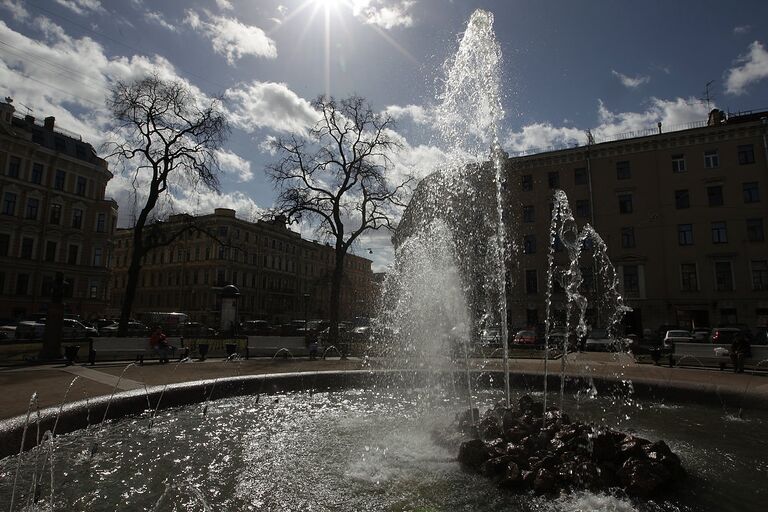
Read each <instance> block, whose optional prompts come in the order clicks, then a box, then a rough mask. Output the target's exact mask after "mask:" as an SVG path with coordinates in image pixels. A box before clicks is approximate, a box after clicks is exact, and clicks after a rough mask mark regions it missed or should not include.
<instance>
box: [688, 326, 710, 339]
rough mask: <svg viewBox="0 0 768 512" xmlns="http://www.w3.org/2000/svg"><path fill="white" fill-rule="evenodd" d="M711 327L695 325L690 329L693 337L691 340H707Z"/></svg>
mask: <svg viewBox="0 0 768 512" xmlns="http://www.w3.org/2000/svg"><path fill="white" fill-rule="evenodd" d="M711 332H712V329H710V328H709V327H696V328H695V329H693V331H691V337H692V338H693V340H692V341H699V342H707V341H709V335H710V334H711Z"/></svg>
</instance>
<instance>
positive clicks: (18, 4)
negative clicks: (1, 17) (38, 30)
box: [0, 0, 29, 21]
mask: <svg viewBox="0 0 768 512" xmlns="http://www.w3.org/2000/svg"><path fill="white" fill-rule="evenodd" d="M0 7H2V8H3V9H6V10H8V11H10V12H11V14H12V15H13V19H15V20H19V21H23V20H26V19H27V18H28V17H29V12H28V11H27V9H26V8H25V7H24V4H23V3H22V0H3V1H2V3H0Z"/></svg>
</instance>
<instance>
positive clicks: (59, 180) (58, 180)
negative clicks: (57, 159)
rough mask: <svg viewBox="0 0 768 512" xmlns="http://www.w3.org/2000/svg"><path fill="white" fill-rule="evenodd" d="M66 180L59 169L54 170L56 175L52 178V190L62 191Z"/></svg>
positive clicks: (65, 176)
mask: <svg viewBox="0 0 768 512" xmlns="http://www.w3.org/2000/svg"><path fill="white" fill-rule="evenodd" d="M66 180H67V173H66V172H64V171H62V170H61V169H57V170H56V175H55V176H54V178H53V188H54V189H56V190H64V183H65V182H66Z"/></svg>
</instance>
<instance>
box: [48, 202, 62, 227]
mask: <svg viewBox="0 0 768 512" xmlns="http://www.w3.org/2000/svg"><path fill="white" fill-rule="evenodd" d="M48 220H49V221H50V223H51V224H57V225H58V224H60V223H61V205H60V204H52V205H51V215H50V218H49V219H48Z"/></svg>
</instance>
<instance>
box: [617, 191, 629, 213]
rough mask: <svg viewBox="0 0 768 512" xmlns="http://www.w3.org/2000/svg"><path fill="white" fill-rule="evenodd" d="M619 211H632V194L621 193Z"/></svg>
mask: <svg viewBox="0 0 768 512" xmlns="http://www.w3.org/2000/svg"><path fill="white" fill-rule="evenodd" d="M619 213H632V194H619Z"/></svg>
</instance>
